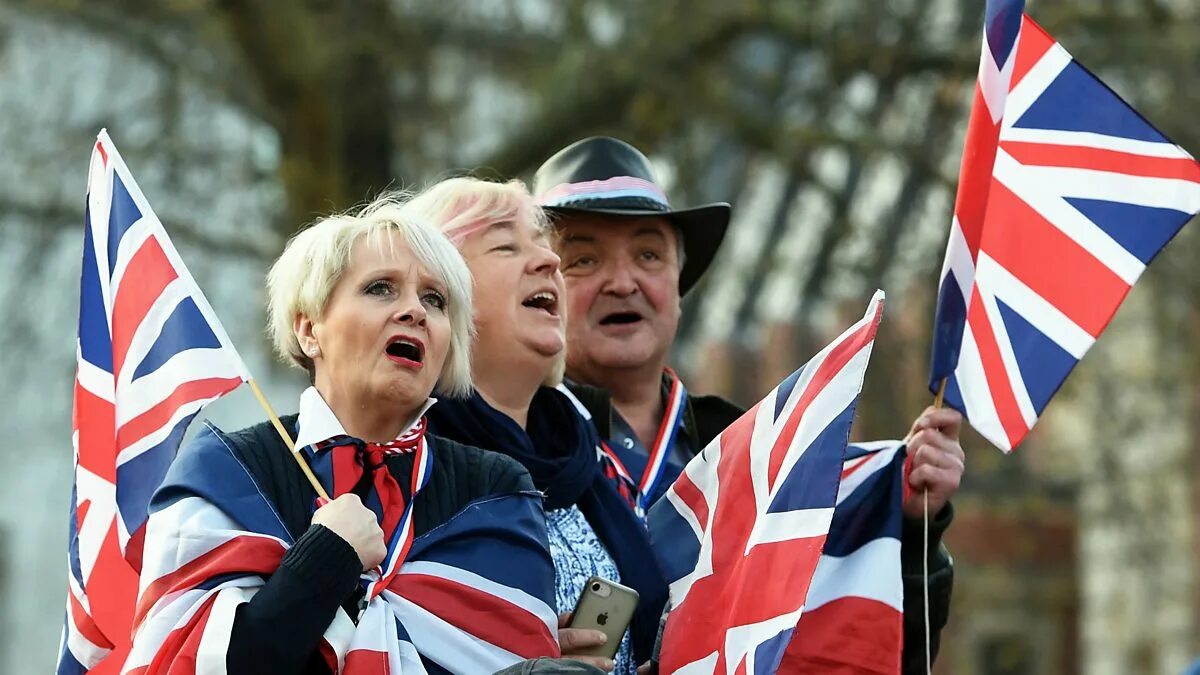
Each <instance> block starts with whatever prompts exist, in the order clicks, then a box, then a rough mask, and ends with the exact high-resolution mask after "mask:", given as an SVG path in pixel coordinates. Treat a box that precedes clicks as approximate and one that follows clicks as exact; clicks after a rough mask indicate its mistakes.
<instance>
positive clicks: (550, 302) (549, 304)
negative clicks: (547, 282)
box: [521, 290, 558, 318]
mask: <svg viewBox="0 0 1200 675" xmlns="http://www.w3.org/2000/svg"><path fill="white" fill-rule="evenodd" d="M521 306H523V307H528V308H530V309H535V310H538V311H541V312H545V313H546V314H548V315H550V316H552V317H555V318H557V317H558V293H557V292H555V291H553V290H544V291H538V292H537V293H534V294H533V295H531V296H529V297H528V298H525V299H524V300H523V301H521Z"/></svg>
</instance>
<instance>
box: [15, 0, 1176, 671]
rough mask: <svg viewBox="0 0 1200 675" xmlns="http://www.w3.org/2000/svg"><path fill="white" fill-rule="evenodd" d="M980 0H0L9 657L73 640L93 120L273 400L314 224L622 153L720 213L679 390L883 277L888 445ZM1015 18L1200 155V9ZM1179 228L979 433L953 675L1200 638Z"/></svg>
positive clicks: (708, 383) (923, 359) (765, 376)
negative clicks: (295, 247)
mask: <svg viewBox="0 0 1200 675" xmlns="http://www.w3.org/2000/svg"><path fill="white" fill-rule="evenodd" d="M983 4H984V3H983V0H925V1H919V0H886V1H884V0H859V1H850V0H843V1H840V2H818V1H816V0H770V1H768V0H746V1H743V2H727V1H726V0H686V1H684V0H655V1H652V2H647V1H645V0H640V1H639V0H487V1H486V2H481V1H478V0H360V1H358V2H353V3H350V2H335V1H333V0H296V1H293V2H287V3H282V2H280V3H265V2H252V1H251V0H221V1H217V0H156V1H154V2H150V1H148V0H120V1H118V0H88V1H87V2H83V1H81V0H0V148H2V151H0V158H2V159H0V316H3V320H0V365H2V368H3V372H4V374H5V377H6V380H7V381H8V382H9V385H8V386H7V387H5V388H4V390H3V391H2V392H0V421H2V422H3V429H4V430H5V431H6V432H7V433H8V437H9V441H8V442H7V443H6V444H5V445H4V446H3V448H2V449H0V453H2V457H3V462H4V466H5V467H6V470H5V471H4V472H3V474H2V475H3V476H4V478H5V480H4V483H3V488H2V489H0V598H2V601H0V672H5V673H10V672H11V673H32V672H46V671H48V670H49V669H50V667H51V664H52V663H53V660H54V658H55V655H56V653H57V641H58V636H59V632H60V629H61V619H62V609H61V608H62V606H63V600H64V597H65V589H64V583H65V569H66V567H65V555H64V552H65V541H66V514H67V500H68V497H69V493H70V492H69V491H70V481H71V450H70V448H71V439H70V410H71V383H72V377H73V369H74V344H75V320H76V318H75V317H76V311H77V303H78V278H79V264H80V263H79V261H80V247H81V232H82V227H81V225H82V219H83V213H82V212H83V194H84V190H85V182H86V166H87V160H88V156H89V154H90V151H91V145H92V141H93V139H94V137H95V134H96V132H97V131H98V130H99V129H100V128H102V127H107V128H108V130H109V132H110V134H111V135H112V137H113V139H114V140H115V141H116V143H117V145H118V147H120V148H121V150H122V152H123V154H124V155H125V158H126V161H127V162H128V163H129V165H130V167H131V169H132V170H133V172H134V175H136V176H137V177H138V180H139V182H140V183H141V186H142V188H143V191H144V192H145V193H146V195H147V197H148V198H149V199H150V201H151V203H152V204H154V206H155V208H156V210H157V211H158V213H159V215H160V217H161V218H162V220H163V222H164V223H165V224H166V226H167V229H168V231H169V232H170V233H171V236H172V237H173V238H174V240H175V242H176V244H177V246H178V248H179V249H180V251H181V253H182V255H183V256H184V258H185V260H186V261H187V263H188V265H189V267H190V268H191V270H192V272H193V274H194V276H195V277H196V278H197V280H198V281H199V283H200V284H201V286H202V287H203V288H204V289H205V290H206V292H207V294H208V296H209V299H210V300H211V302H212V304H213V306H214V307H215V308H216V310H217V312H218V314H219V315H220V316H221V318H222V320H223V322H224V324H225V326H226V328H227V329H228V330H229V332H230V334H231V337H232V339H233V340H234V342H235V343H236V344H237V345H238V346H239V348H240V350H241V352H242V354H243V356H244V357H245V358H246V360H247V362H248V364H249V366H250V368H251V370H252V371H253V372H254V373H255V374H256V376H257V377H258V378H259V379H260V380H262V381H263V382H264V383H265V384H266V385H267V389H268V393H269V395H270V396H271V398H272V399H273V400H274V402H275V404H276V406H277V407H279V408H283V409H287V408H289V407H290V406H292V405H294V403H293V402H294V400H295V397H296V395H297V394H298V392H299V390H300V388H301V387H302V385H303V382H302V380H301V378H300V377H299V375H298V374H297V373H295V372H289V371H287V370H286V369H285V368H283V367H282V366H280V365H279V364H276V363H274V362H273V361H272V360H271V358H270V355H269V352H268V349H267V346H266V341H265V339H264V337H263V326H264V313H263V308H262V305H263V296H264V293H263V290H262V276H263V273H264V271H265V269H266V266H267V264H268V262H269V261H270V260H271V259H272V257H273V256H274V255H276V254H277V253H278V252H279V251H280V250H281V248H282V245H283V242H284V241H285V239H286V238H287V237H288V236H289V235H291V234H292V233H293V232H294V231H295V230H296V229H297V228H298V227H299V226H300V225H302V224H303V223H305V222H308V221H310V220H312V219H313V218H314V217H315V216H317V215H319V214H322V213H326V212H329V211H332V210H340V209H345V208H348V207H349V206H351V205H352V204H354V203H355V202H358V201H361V200H363V199H364V198H366V197H368V196H370V195H372V194H374V193H376V192H378V191H379V190H381V189H384V188H387V187H411V188H417V187H420V186H422V185H424V184H426V183H428V182H431V181H433V180H436V179H438V178H440V177H445V176H446V175H449V174H450V173H453V172H458V171H463V170H473V171H475V172H476V173H477V174H478V175H482V176H485V177H509V176H519V177H528V176H529V174H530V172H531V171H532V169H534V168H535V167H536V166H537V165H538V164H539V163H540V162H541V161H542V160H543V159H544V158H546V157H547V156H549V155H550V154H551V153H552V152H554V151H555V150H556V149H557V148H559V147H561V146H562V145H565V144H566V143H568V142H570V141H572V140H575V139H577V138H581V137H584V136H587V135H591V134H597V133H605V134H611V135H615V136H619V137H621V138H623V139H626V140H628V141H630V142H632V143H634V144H635V145H637V146H639V147H640V148H642V149H644V150H646V151H647V152H648V153H649V154H650V155H651V156H652V158H653V159H654V161H655V162H656V164H657V166H658V170H659V172H660V175H661V176H662V177H663V178H664V179H665V182H666V183H667V184H668V185H669V186H670V187H671V193H672V197H673V200H674V201H675V202H678V203H685V204H686V203H695V202H699V201H701V200H717V199H724V200H729V201H731V202H733V203H734V206H735V211H734V213H735V215H734V224H733V226H732V228H731V230H730V234H729V237H728V239H727V240H726V243H725V245H724V248H723V250H722V252H721V254H720V256H719V258H718V260H717V262H716V263H715V264H714V266H713V268H712V269H711V270H710V272H709V274H708V275H707V277H706V278H705V280H704V282H703V283H702V285H701V286H700V287H698V288H697V289H696V290H695V291H693V292H692V293H691V295H690V296H689V297H688V299H687V302H686V304H685V319H684V323H683V325H682V329H681V332H682V336H681V340H680V342H679V348H678V353H677V354H676V355H675V362H676V365H677V366H678V369H679V370H680V371H681V373H682V374H683V376H684V378H685V380H687V381H688V382H689V386H690V387H691V389H693V390H696V391H711V392H716V393H721V394H724V395H727V396H730V397H732V398H734V399H736V400H738V401H740V402H742V403H752V402H753V401H755V400H757V398H758V397H759V396H761V395H762V394H763V393H765V392H766V391H767V390H768V389H769V388H770V387H771V386H773V385H774V383H775V382H776V381H777V380H778V379H779V378H780V377H781V376H782V375H783V374H786V373H787V372H790V371H791V370H792V369H793V368H794V367H795V366H796V365H798V364H799V363H802V362H803V361H805V360H806V359H807V358H808V356H809V355H810V354H811V353H812V351H813V350H814V348H816V347H818V346H819V345H821V344H823V342H824V341H825V340H826V339H828V338H829V337H831V336H832V335H833V334H835V333H836V332H839V331H840V328H841V327H842V326H844V325H845V324H847V323H848V322H849V320H850V317H852V316H854V315H855V313H856V312H861V307H862V305H863V303H864V302H865V301H866V299H867V298H868V297H869V295H870V292H871V290H873V289H874V288H876V287H881V288H884V289H885V290H886V291H887V293H888V301H889V302H888V310H887V317H886V319H885V322H884V325H883V328H882V329H881V333H880V337H879V344H878V345H877V347H876V351H875V359H874V362H873V364H872V370H871V372H870V374H869V376H868V380H867V385H866V390H865V393H864V400H863V403H862V405H861V406H860V416H859V420H858V422H857V428H856V431H855V434H856V436H857V437H859V438H863V439H867V438H886V437H899V436H902V435H904V434H905V433H906V431H907V425H908V424H909V422H910V421H911V420H912V419H913V418H914V417H915V416H916V415H917V414H918V413H919V412H920V410H921V409H922V408H923V407H924V406H926V405H927V404H928V403H929V402H930V399H931V396H930V395H929V393H928V392H927V390H926V387H925V380H926V372H927V370H926V369H927V362H928V348H929V347H928V345H929V329H930V325H931V323H932V303H933V299H934V294H935V291H936V282H937V274H938V270H939V269H940V266H941V260H942V253H943V250H944V247H945V241H946V233H947V230H948V225H949V221H950V213H951V207H952V204H953V200H954V185H955V181H956V176H957V172H958V162H959V156H960V153H961V147H962V134H963V129H964V126H965V114H966V111H967V106H968V104H969V102H970V95H971V91H972V87H973V84H974V77H975V70H976V66H977V63H978V54H979V45H980V38H979V34H980V29H981V26H982V12H983ZM1028 9H1029V11H1030V13H1031V14H1032V15H1033V16H1034V17H1035V18H1036V19H1037V20H1038V21H1039V22H1041V23H1042V24H1043V25H1044V26H1045V27H1046V28H1047V29H1048V30H1049V31H1050V32H1051V33H1052V34H1054V35H1055V36H1056V37H1057V38H1058V39H1059V40H1060V41H1061V42H1063V43H1064V45H1065V46H1066V47H1067V48H1068V49H1069V50H1070V51H1071V52H1072V53H1073V54H1074V55H1075V56H1076V57H1077V58H1078V59H1079V60H1080V61H1081V62H1082V63H1084V64H1086V65H1088V66H1089V67H1091V68H1092V69H1093V70H1095V71H1096V72H1097V73H1098V74H1099V75H1100V76H1101V77H1102V79H1104V80H1105V81H1106V82H1108V83H1109V84H1110V85H1111V86H1113V87H1114V88H1115V89H1116V90H1117V91H1118V92H1120V93H1121V94H1122V95H1124V96H1125V97H1126V98H1127V99H1128V100H1130V101H1131V102H1132V103H1133V104H1134V105H1135V106H1136V107H1137V108H1138V109H1139V110H1140V111H1141V112H1143V113H1144V114H1145V115H1146V116H1147V117H1148V118H1149V119H1150V120H1152V121H1153V122H1155V123H1156V124H1157V125H1158V126H1159V127H1160V128H1161V129H1162V130H1163V131H1164V132H1165V133H1167V135H1169V136H1171V137H1172V138H1174V139H1175V140H1176V141H1177V142H1179V143H1180V144H1182V145H1183V146H1184V147H1185V148H1190V149H1191V150H1192V151H1197V150H1200V124H1197V122H1196V120H1197V119H1198V118H1197V111H1198V110H1200V88H1198V87H1196V86H1195V77H1196V75H1195V74H1196V72H1197V67H1198V66H1200V32H1198V29H1197V26H1198V25H1200V0H1058V1H1056V2H1045V1H1043V2H1038V1H1037V0H1031V2H1030V3H1029V8H1028ZM1195 227H1196V226H1195V224H1193V225H1191V228H1192V229H1194V228H1195ZM1192 229H1189V228H1185V230H1184V232H1183V233H1182V234H1181V235H1180V236H1179V237H1178V238H1177V240H1176V241H1175V242H1173V243H1172V244H1171V245H1170V246H1168V248H1167V249H1166V251H1165V252H1164V253H1163V254H1162V256H1160V258H1159V259H1158V260H1157V261H1156V262H1155V264H1154V265H1152V266H1151V267H1150V269H1149V270H1148V272H1147V274H1146V275H1145V277H1144V278H1143V281H1142V282H1141V283H1140V284H1139V285H1138V286H1137V287H1136V288H1135V290H1134V292H1133V293H1132V294H1131V297H1130V298H1129V300H1128V301H1127V302H1126V303H1125V306H1124V307H1123V308H1122V310H1121V311H1120V312H1119V314H1118V315H1117V317H1116V320H1115V322H1114V324H1113V326H1112V327H1111V328H1110V329H1109V331H1108V332H1107V333H1106V334H1105V336H1104V337H1103V338H1102V339H1101V340H1100V342H1099V344H1098V345H1097V346H1096V348H1095V349H1093V350H1092V352H1091V354H1090V355H1089V357H1088V358H1087V359H1086V360H1085V362H1084V363H1083V364H1082V365H1081V366H1080V367H1079V368H1078V369H1077V371H1076V372H1075V374H1074V375H1073V376H1072V377H1071V379H1070V380H1069V381H1068V383H1067V387H1066V389H1065V390H1064V392H1063V393H1061V394H1060V395H1059V396H1058V398H1057V399H1056V400H1055V402H1054V403H1053V404H1052V405H1051V406H1050V407H1049V409H1048V410H1047V412H1046V415H1045V417H1044V418H1043V422H1042V424H1041V425H1040V426H1039V428H1038V429H1037V430H1036V432H1035V433H1034V434H1033V436H1031V437H1030V439H1029V440H1028V441H1026V443H1025V445H1024V446H1023V447H1022V448H1021V449H1020V450H1018V451H1017V453H1015V454H1014V455H1013V456H1011V457H1004V456H1002V455H1001V454H1000V453H999V452H998V451H996V450H995V449H993V448H991V447H990V446H988V445H987V443H986V442H984V441H983V440H982V439H980V438H979V437H978V436H976V435H975V434H973V433H970V432H968V433H967V435H966V437H965V439H964V441H963V445H964V447H965V448H966V450H967V455H968V461H967V463H968V469H967V474H966V477H965V482H964V485H963V487H962V491H961V493H960V496H959V497H958V498H957V499H956V505H957V508H958V516H957V521H956V523H955V525H954V527H953V528H952V530H951V533H950V535H949V544H950V547H951V550H952V552H953V554H954V556H955V560H956V565H957V579H956V584H955V595H954V605H953V611H952V617H951V622H950V626H949V627H948V628H947V630H946V632H945V633H944V636H943V641H942V645H943V647H942V656H941V658H940V659H939V663H938V668H937V671H938V672H939V673H943V674H949V673H964V674H974V673H978V674H980V675H1008V674H1017V673H1022V674H1023V673H1033V674H1052V673H1054V674H1057V673H1096V674H1100V675H1107V674H1114V675H1115V674H1118V673H1122V674H1123V673H1171V674H1173V673H1180V672H1182V671H1183V669H1184V668H1185V667H1186V665H1187V664H1188V663H1190V662H1191V660H1192V659H1194V658H1195V657H1196V656H1197V655H1198V654H1200V583H1198V580H1197V560H1198V559H1200V532H1198V530H1200V519H1198V516H1200V459H1198V458H1200V449H1198V445H1200V429H1198V428H1197V423H1196V421H1195V420H1196V419H1198V418H1200V414H1198V413H1200V396H1198V393H1200V392H1198V391H1197V384H1196V383H1197V382H1198V381H1200V351H1198V350H1196V349H1195V347H1194V345H1195V344H1196V343H1197V340H1198V338H1200V304H1198V303H1197V298H1198V297H1200V267H1197V266H1196V264H1195V262H1194V261H1195V260H1196V259H1197V254H1198V253H1200V234H1197V233H1196V232H1194V231H1192ZM210 415H211V416H212V417H214V418H215V419H216V420H217V421H218V423H220V424H222V425H224V426H226V427H227V428H229V427H238V426H241V425H244V424H247V423H250V422H253V421H257V420H258V419H259V417H260V413H259V412H258V410H257V407H256V406H255V404H254V403H253V399H252V397H251V396H250V394H248V393H246V392H240V391H239V392H235V394H233V395H232V396H230V397H227V398H226V399H224V400H222V401H220V402H218V403H217V404H216V405H214V406H213V407H212V408H210Z"/></svg>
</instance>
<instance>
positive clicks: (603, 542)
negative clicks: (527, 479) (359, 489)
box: [405, 178, 667, 673]
mask: <svg viewBox="0 0 1200 675" xmlns="http://www.w3.org/2000/svg"><path fill="white" fill-rule="evenodd" d="M405 209H406V210H407V211H408V212H409V213H411V214H413V216H414V217H415V218H420V219H424V220H426V221H427V222H428V223H430V224H431V225H433V226H435V227H437V228H439V229H441V230H442V232H443V233H445V234H446V235H447V236H448V237H449V238H450V240H451V241H452V242H453V243H454V244H455V245H456V246H457V247H458V249H459V251H460V252H461V253H462V254H463V257H464V258H465V259H466V261H467V267H468V268H469V269H470V270H471V275H472V277H473V282H474V283H473V288H474V304H475V331H476V335H475V342H474V348H473V350H472V355H471V360H472V363H471V374H472V379H473V381H474V385H475V389H474V392H473V393H472V394H471V395H470V397H468V398H464V399H456V400H448V401H445V402H443V403H442V404H439V405H437V406H435V407H434V408H433V409H431V410H430V412H429V419H430V424H431V428H432V429H433V431H434V432H435V433H437V434H439V435H441V436H444V437H446V438H449V439H452V440H455V441H458V442H460V443H467V444H470V445H474V446H478V447H481V448H484V449H487V450H493V451H496V452H500V453H503V454H505V455H508V456H509V457H513V458H515V459H517V460H519V461H520V462H521V463H522V464H523V465H524V466H525V468H527V469H528V470H529V472H530V474H531V475H532V476H533V482H534V486H535V487H536V488H537V489H539V490H541V491H542V492H544V493H545V496H546V500H545V504H544V506H545V510H546V520H547V529H548V532H549V540H550V551H551V556H552V557H553V559H554V565H555V576H556V578H555V587H556V600H557V603H558V611H559V612H560V613H561V615H560V625H561V626H562V627H561V628H560V631H559V640H560V643H561V645H562V651H563V656H564V657H567V658H583V659H584V660H588V661H589V662H590V663H592V664H594V665H597V666H599V667H601V668H604V669H606V670H615V671H616V672H622V673H633V672H634V670H635V668H636V665H637V664H638V663H642V662H645V661H647V660H649V658H650V652H651V650H652V649H653V645H654V638H655V635H656V632H657V629H658V620H659V616H660V614H661V613H662V609H663V605H664V604H665V602H666V599H667V586H666V582H665V580H664V578H663V575H662V573H661V572H660V571H659V568H658V565H657V563H656V562H655V558H654V554H653V552H652V551H651V548H650V542H649V538H648V536H647V534H646V529H645V526H644V525H643V523H642V520H641V519H640V517H638V516H637V515H636V514H635V512H634V509H633V507H632V505H631V504H630V501H629V494H628V492H627V491H623V488H624V486H623V484H622V483H621V482H620V479H619V478H617V477H615V476H613V475H612V472H610V471H606V467H605V465H603V464H602V463H601V461H600V454H599V453H598V447H599V442H600V441H599V436H598V435H597V434H596V431H595V428H594V427H593V426H592V424H591V422H590V421H589V420H588V419H587V418H585V417H583V416H582V415H581V413H580V412H579V410H578V409H577V408H576V406H575V403H574V402H573V401H572V399H571V398H570V397H569V396H568V395H567V394H565V393H563V392H562V391H560V390H559V389H557V388H556V386H557V385H558V384H559V383H560V382H561V380H562V373H563V366H564V363H565V357H566V335H565V331H566V321H565V317H564V310H565V309H566V306H565V289H564V284H563V278H562V273H561V271H560V270H559V259H558V256H557V255H556V254H555V253H554V250H553V248H552V247H551V241H550V240H551V237H552V236H553V232H552V230H551V229H550V225H549V223H548V222H547V220H546V216H545V214H544V213H543V212H542V210H541V209H540V208H539V207H538V206H537V204H536V203H535V202H534V200H533V197H532V196H531V195H530V194H529V192H528V191H527V190H526V189H525V186H524V185H523V184H522V183H520V182H519V181H510V182H507V183H495V182H488V181H483V180H478V179H474V178H452V179H449V180H445V181H442V182H440V183H438V184H437V185H434V186H433V187H431V188H430V189H428V190H426V191H424V192H422V193H421V194H419V195H417V196H416V197H415V198H413V199H412V200H411V201H410V202H409V203H408V204H407V205H406V207H405ZM592 576H599V577H603V578H606V579H609V580H611V581H615V582H619V583H621V584H624V585H626V586H630V587H632V588H634V589H635V590H637V591H638V593H639V596H640V601H639V604H638V609H637V613H636V614H635V616H634V619H633V622H632V624H631V626H630V630H629V631H628V632H627V633H626V635H625V637H624V638H623V639H622V641H621V644H620V645H619V648H618V649H617V652H616V658H615V659H613V660H610V659H607V658H602V657H591V658H586V657H583V656H582V654H583V653H584V652H585V651H591V650H592V649H593V648H596V647H599V646H601V645H602V644H603V641H604V636H603V633H600V632H598V631H585V630H578V629H572V628H567V627H566V624H567V622H568V621H569V617H568V613H569V612H570V611H571V610H572V609H573V608H574V606H575V601H576V599H577V598H578V597H579V594H580V592H581V591H582V590H583V586H584V584H585V582H586V581H587V580H588V579H589V578H590V577H592Z"/></svg>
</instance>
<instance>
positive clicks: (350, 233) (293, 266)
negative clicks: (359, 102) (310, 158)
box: [267, 193, 475, 396]
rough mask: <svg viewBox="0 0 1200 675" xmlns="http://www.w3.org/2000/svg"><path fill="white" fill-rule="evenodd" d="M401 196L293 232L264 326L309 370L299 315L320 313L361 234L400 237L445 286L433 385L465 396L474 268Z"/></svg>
mask: <svg viewBox="0 0 1200 675" xmlns="http://www.w3.org/2000/svg"><path fill="white" fill-rule="evenodd" d="M403 205H404V195H402V194H399V193H389V194H384V195H381V196H380V197H379V198H377V199H376V200H375V201H373V202H371V203H370V204H367V205H366V206H364V207H362V208H359V209H357V210H351V211H349V212H346V213H342V214H335V215H332V216H328V217H325V218H321V219H319V220H317V221H316V222H314V223H313V224H312V225H311V226H309V227H307V228H305V229H304V230H302V231H300V232H299V233H297V234H296V235H295V236H294V237H292V239H291V240H290V241H289V242H288V244H287V246H286V247H285V248H284V249H283V253H282V254H281V255H280V256H279V259H278V260H276V261H275V263H274V264H273V265H272V266H271V270H270V271H269V272H268V273H267V296H268V299H267V314H268V332H269V333H270V337H271V341H272V343H273V344H274V347H275V351H276V353H277V354H278V355H279V356H280V358H282V359H283V360H284V361H285V362H288V363H291V364H292V365H295V366H297V367H300V368H303V369H304V370H306V371H308V374H309V377H310V378H311V377H313V376H314V373H315V370H314V364H313V361H312V359H310V358H309V357H308V356H306V355H305V354H304V351H303V350H302V349H301V347H300V341H299V340H298V339H297V338H296V334H295V332H294V324H295V321H296V317H297V316H301V315H303V316H306V317H309V318H310V319H314V320H315V319H319V318H320V317H321V316H322V315H323V314H324V312H325V307H326V305H327V303H328V302H329V296H330V295H331V294H332V293H333V289H334V287H336V286H337V284H338V281H340V280H341V278H342V274H343V273H345V271H346V268H347V267H348V266H349V265H350V256H351V253H352V252H353V250H354V246H355V244H357V243H358V242H359V241H360V240H363V239H366V240H369V241H371V242H372V244H373V245H375V246H379V247H386V246H388V245H389V243H390V241H391V240H390V238H389V237H388V235H389V234H391V233H393V232H395V233H398V234H399V235H400V236H401V237H403V239H404V241H405V242H406V243H407V244H408V247H409V248H410V249H411V250H412V252H413V255H414V256H416V258H417V262H419V263H420V264H421V265H422V266H423V267H424V268H425V269H426V271H428V273H429V274H431V275H433V276H434V277H435V278H436V279H437V280H438V281H439V282H440V283H441V284H442V285H443V286H444V287H445V290H446V296H447V297H446V303H447V313H448V316H449V318H450V348H449V351H448V353H447V354H446V362H445V363H444V364H443V366H442V372H441V374H440V376H439V378H438V383H437V390H438V391H439V392H441V393H443V394H446V395H449V396H465V395H469V394H470V392H471V388H472V383H471V339H472V336H473V334H474V330H475V328H474V310H473V307H472V304H471V272H470V270H469V269H467V264H466V262H465V261H464V260H463V258H462V255H461V254H460V253H459V252H458V249H457V248H456V247H455V246H454V245H453V244H452V243H450V241H449V240H448V239H447V238H446V237H445V236H444V235H443V234H442V233H441V232H440V231H439V230H438V229H437V228H435V227H432V226H430V225H429V224H428V223H427V222H426V221H423V220H421V219H420V218H417V217H415V214H414V213H413V212H411V211H408V210H406V209H404V208H403Z"/></svg>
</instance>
